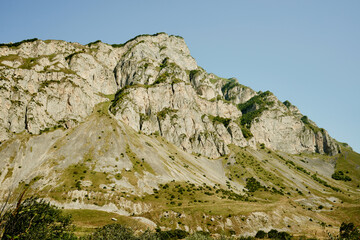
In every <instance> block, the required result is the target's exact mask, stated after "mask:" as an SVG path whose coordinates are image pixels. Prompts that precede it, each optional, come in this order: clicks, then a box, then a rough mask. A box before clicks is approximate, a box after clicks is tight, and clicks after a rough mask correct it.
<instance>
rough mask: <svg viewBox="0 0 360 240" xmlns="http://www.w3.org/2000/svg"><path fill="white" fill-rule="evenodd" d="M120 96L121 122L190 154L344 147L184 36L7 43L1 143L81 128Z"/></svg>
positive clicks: (1, 62)
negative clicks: (197, 56)
mask: <svg viewBox="0 0 360 240" xmlns="http://www.w3.org/2000/svg"><path fill="white" fill-rule="evenodd" d="M115 94H116V95H115ZM114 95H115V99H114V100H113V102H112V104H111V106H110V112H111V113H112V114H113V115H114V116H115V119H117V120H118V121H122V122H124V123H125V124H127V125H129V126H130V127H131V128H133V129H134V130H136V131H141V132H142V133H145V134H148V135H150V134H155V135H157V134H158V135H161V136H163V137H164V138H165V139H167V140H168V141H169V142H171V143H173V144H175V145H177V146H178V147H180V148H182V149H183V150H185V151H187V152H189V153H197V154H202V155H205V156H208V157H212V158H216V157H219V156H222V155H225V154H228V153H229V149H228V145H229V144H234V145H237V146H240V147H245V146H252V147H256V143H260V144H264V145H265V146H266V147H268V148H270V149H273V150H280V151H284V152H287V153H301V152H318V153H325V154H330V155H333V154H336V153H338V151H339V147H338V146H337V144H336V143H335V141H334V140H333V139H332V138H331V137H330V136H329V135H328V133H327V132H326V131H325V130H323V129H319V128H318V127H317V126H316V125H315V124H314V123H313V122H311V121H310V120H308V119H307V117H305V116H303V115H302V114H301V113H300V112H299V111H298V110H297V108H296V107H294V106H292V105H291V104H290V105H289V104H284V103H281V102H279V101H278V99H277V98H276V97H275V96H274V95H273V94H271V93H266V94H264V93H261V92H255V91H253V90H252V89H250V88H248V87H245V86H243V85H241V84H239V83H238V81H237V80H236V79H223V78H220V77H217V76H216V75H214V74H209V73H207V72H206V71H205V70H203V69H202V68H200V67H198V66H197V64H196V61H195V60H194V59H193V58H192V57H191V55H190V52H189V49H188V48H187V46H186V44H185V42H184V40H183V39H182V38H181V37H176V36H169V35H167V34H164V33H160V34H156V35H152V36H139V37H136V38H135V39H133V40H130V41H128V42H127V43H126V44H124V45H114V46H111V45H108V44H105V43H102V42H99V41H98V42H94V43H90V44H88V45H85V46H83V45H81V44H78V43H68V42H64V41H55V40H47V41H41V40H36V41H30V42H24V43H22V44H20V45H18V46H11V45H9V46H1V47H0V104H1V105H2V106H3V107H2V108H1V110H0V141H1V142H4V141H6V140H8V139H10V138H11V137H12V136H13V135H14V134H16V133H20V132H23V131H27V132H29V133H31V134H39V133H41V132H43V131H46V130H49V129H53V128H57V127H63V128H72V127H73V126H75V125H77V124H78V123H80V122H83V121H85V119H86V118H87V117H88V116H89V115H90V114H91V113H92V112H93V110H94V107H95V106H96V105H97V104H99V103H101V102H104V101H106V100H108V98H111V97H113V96H114Z"/></svg>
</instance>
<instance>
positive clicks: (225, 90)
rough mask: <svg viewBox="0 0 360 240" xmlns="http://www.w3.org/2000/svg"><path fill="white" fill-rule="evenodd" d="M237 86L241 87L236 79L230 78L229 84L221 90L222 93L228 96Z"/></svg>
mask: <svg viewBox="0 0 360 240" xmlns="http://www.w3.org/2000/svg"><path fill="white" fill-rule="evenodd" d="M236 86H241V85H240V83H239V82H238V81H237V80H236V79H235V78H230V79H229V80H228V82H226V83H225V85H224V86H223V87H222V88H221V91H222V93H223V94H224V95H225V96H226V95H227V93H228V92H229V91H230V90H231V89H233V88H234V87H236Z"/></svg>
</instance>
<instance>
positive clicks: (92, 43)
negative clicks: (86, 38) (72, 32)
mask: <svg viewBox="0 0 360 240" xmlns="http://www.w3.org/2000/svg"><path fill="white" fill-rule="evenodd" d="M97 43H101V40H96V41H94V42H89V43H88V44H86V46H88V47H91V45H94V44H97Z"/></svg>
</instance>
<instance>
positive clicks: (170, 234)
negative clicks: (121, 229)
mask: <svg viewBox="0 0 360 240" xmlns="http://www.w3.org/2000/svg"><path fill="white" fill-rule="evenodd" d="M157 235H158V237H159V239H161V240H170V239H174V240H175V239H184V238H186V237H187V236H188V235H189V233H188V232H186V231H184V230H180V229H174V230H169V231H159V232H158V233H157Z"/></svg>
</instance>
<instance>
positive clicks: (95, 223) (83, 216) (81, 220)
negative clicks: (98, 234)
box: [63, 209, 147, 236]
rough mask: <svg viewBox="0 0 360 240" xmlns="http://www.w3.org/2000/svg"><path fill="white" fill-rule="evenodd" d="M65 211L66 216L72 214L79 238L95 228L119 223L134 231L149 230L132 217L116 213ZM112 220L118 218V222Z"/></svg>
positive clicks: (87, 210) (85, 210)
mask: <svg viewBox="0 0 360 240" xmlns="http://www.w3.org/2000/svg"><path fill="white" fill-rule="evenodd" d="M63 211H64V213H65V214H70V215H71V216H72V220H73V224H74V225H75V226H76V228H75V233H76V235H77V236H83V235H85V234H88V233H91V232H94V231H95V228H98V227H102V226H105V225H107V224H112V223H119V224H122V225H124V226H127V227H131V228H132V229H134V230H138V229H143V230H145V229H146V228H147V226H146V225H145V224H143V223H141V222H139V221H137V220H135V219H133V218H131V217H127V216H123V215H119V214H116V213H110V212H105V211H99V210H90V209H64V210H63ZM112 218H116V219H117V221H113V220H111V219H112Z"/></svg>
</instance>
